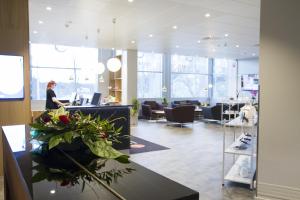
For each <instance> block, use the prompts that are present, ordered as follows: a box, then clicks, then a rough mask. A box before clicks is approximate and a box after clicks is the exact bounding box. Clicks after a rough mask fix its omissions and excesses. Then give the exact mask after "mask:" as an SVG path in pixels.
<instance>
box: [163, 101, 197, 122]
mask: <svg viewBox="0 0 300 200" xmlns="http://www.w3.org/2000/svg"><path fill="white" fill-rule="evenodd" d="M164 111H165V115H166V119H167V121H168V122H174V123H180V124H185V123H193V122H194V112H195V106H192V105H186V106H178V107H175V108H165V109H164Z"/></svg>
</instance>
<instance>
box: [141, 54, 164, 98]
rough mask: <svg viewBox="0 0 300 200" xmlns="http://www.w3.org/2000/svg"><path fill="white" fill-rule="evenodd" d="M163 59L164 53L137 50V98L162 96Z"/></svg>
mask: <svg viewBox="0 0 300 200" xmlns="http://www.w3.org/2000/svg"><path fill="white" fill-rule="evenodd" d="M144 56H145V57H146V58H144ZM151 57H152V60H151V62H150V58H151ZM163 59H164V55H163V54H161V53H148V52H138V61H137V62H138V66H137V76H138V77H137V89H138V91H137V97H138V98H139V99H158V98H162V92H163V91H162V87H163V71H164V70H163V68H164V65H163ZM151 78H152V79H151ZM153 86H154V87H153Z"/></svg>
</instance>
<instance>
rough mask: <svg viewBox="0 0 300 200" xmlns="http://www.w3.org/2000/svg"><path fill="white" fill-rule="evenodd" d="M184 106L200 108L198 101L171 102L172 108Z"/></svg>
mask: <svg viewBox="0 0 300 200" xmlns="http://www.w3.org/2000/svg"><path fill="white" fill-rule="evenodd" d="M184 105H193V106H200V105H201V102H199V101H198V100H181V101H173V102H172V103H171V107H172V108H175V107H177V106H184Z"/></svg>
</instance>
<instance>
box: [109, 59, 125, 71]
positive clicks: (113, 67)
mask: <svg viewBox="0 0 300 200" xmlns="http://www.w3.org/2000/svg"><path fill="white" fill-rule="evenodd" d="M121 67H122V63H121V61H120V60H119V59H118V58H110V59H109V60H108V61H107V68H108V70H109V71H111V72H117V71H119V70H120V69H121Z"/></svg>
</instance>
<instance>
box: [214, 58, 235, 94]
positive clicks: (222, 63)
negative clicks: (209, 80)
mask: <svg viewBox="0 0 300 200" xmlns="http://www.w3.org/2000/svg"><path fill="white" fill-rule="evenodd" d="M213 71H214V72H213V73H214V90H213V91H214V92H213V98H214V99H222V98H226V99H228V98H231V97H233V98H234V97H236V90H237V87H236V84H237V62H236V61H235V60H227V59H214V70H213Z"/></svg>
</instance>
